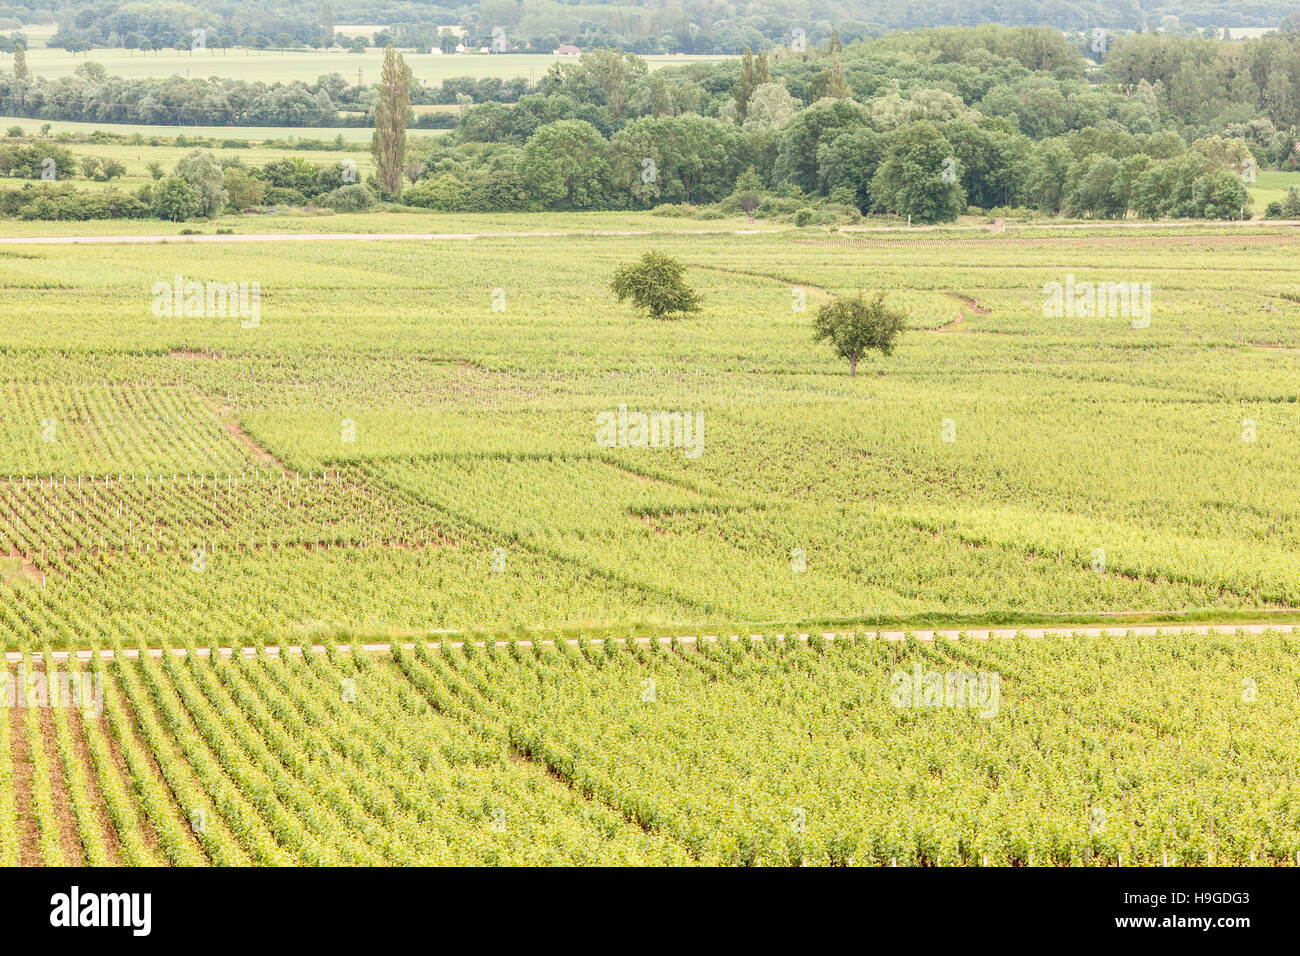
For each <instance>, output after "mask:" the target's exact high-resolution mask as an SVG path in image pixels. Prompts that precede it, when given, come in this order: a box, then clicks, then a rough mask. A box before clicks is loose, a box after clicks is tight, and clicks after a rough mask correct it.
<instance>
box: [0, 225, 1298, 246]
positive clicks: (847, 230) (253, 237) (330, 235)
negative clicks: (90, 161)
mask: <svg viewBox="0 0 1300 956" xmlns="http://www.w3.org/2000/svg"><path fill="white" fill-rule="evenodd" d="M1277 226H1300V219H1277V220H1254V219H1247V220H1244V221H1241V220H1226V221H1206V222H1081V223H1080V222H1060V223H1030V224H1023V225H1008V226H1007V231H1006V232H1005V233H1002V234H1000V241H1003V242H1005V241H1007V240H1014V238H1015V237H1014V235H1013V233H1015V232H1017V231H1021V230H1026V229H1030V230H1045V229H1046V230H1077V229H1099V228H1101V229H1170V228H1188V227H1215V228H1238V229H1249V228H1254V227H1259V228H1266V227H1267V228H1272V227H1277ZM664 231H666V230H657V229H626V230H611V231H607V232H602V231H591V232H587V231H582V230H567V231H559V232H392V233H382V232H316V233H311V232H269V233H247V234H242V235H220V236H218V235H210V236H209V235H193V236H180V235H170V236H163V235H152V236H131V235H116V236H0V245H5V246H14V245H19V246H21V245H35V246H40V245H149V244H156V243H169V242H193V243H205V242H398V241H418V242H430V241H449V242H451V241H457V240H466V239H529V238H542V239H545V238H562V237H566V236H576V237H602V236H607V237H611V238H615V237H620V236H655V235H661V234H662V233H663V232H664ZM784 231H787V230H785V229H782V228H763V229H698V230H689V231H685V232H675V233H674V235H681V236H688V237H689V236H716V235H734V236H754V235H771V234H775V233H778V232H784ZM939 231H960V232H987V231H988V226H987V225H983V224H975V225H935V226H845V227H843V228H842V229H841V230H840V231H839V233H838V235H839V237H840V241H845V240H846V238H847V237H851V236H854V235H860V234H862V233H882V232H894V233H898V232H912V233H916V232H939ZM835 235H836V234H831V237H829V241H834V238H833V237H834V236H835ZM1165 238H1170V239H1179V238H1184V237H1182V236H1169V237H1165ZM1222 238H1224V239H1226V240H1228V241H1237V240H1236V239H1235V237H1228V236H1225V237H1222ZM1264 238H1271V236H1269V237H1264ZM823 241H827V240H823ZM931 241H934V240H931ZM992 241H995V242H996V241H999V240H992Z"/></svg>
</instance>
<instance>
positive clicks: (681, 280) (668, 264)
mask: <svg viewBox="0 0 1300 956" xmlns="http://www.w3.org/2000/svg"><path fill="white" fill-rule="evenodd" d="M685 273H686V267H685V266H683V265H682V264H681V263H680V262H678V261H677V260H676V259H674V258H672V257H671V256H668V255H665V254H664V253H662V252H659V251H657V250H654V249H652V250H650V251H649V252H647V253H646V254H645V255H643V256H642V257H641V258H640V259H639V260H638V261H636V262H633V263H630V264H628V265H626V266H623V267H622V268H621V269H619V270H618V271H617V272H615V273H614V279H613V281H612V282H611V283H610V286H609V287H610V289H611V290H613V292H614V295H615V296H616V297H617V298H618V301H619V302H623V301H624V300H626V299H631V300H632V304H633V305H635V306H636V307H637V308H638V309H641V310H642V311H644V312H646V313H647V314H649V315H650V317H651V318H655V319H662V318H666V317H667V316H670V315H684V314H686V313H688V312H698V311H700V303H701V299H700V296H699V294H698V293H697V292H696V291H695V290H694V289H692V288H690V286H688V285H687V284H686V279H685Z"/></svg>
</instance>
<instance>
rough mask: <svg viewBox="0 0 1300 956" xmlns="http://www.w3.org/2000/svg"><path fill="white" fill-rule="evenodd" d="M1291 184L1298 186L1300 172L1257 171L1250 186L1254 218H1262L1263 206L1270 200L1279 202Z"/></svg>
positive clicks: (1299, 183)
mask: <svg viewBox="0 0 1300 956" xmlns="http://www.w3.org/2000/svg"><path fill="white" fill-rule="evenodd" d="M1292 186H1300V172H1277V171H1272V170H1269V171H1264V172H1261V173H1259V174H1258V176H1257V177H1256V180H1255V184H1254V185H1253V186H1251V187H1250V199H1251V202H1252V203H1253V205H1254V210H1255V218H1256V219H1260V218H1263V215H1264V207H1265V206H1267V205H1268V204H1269V203H1271V202H1281V201H1282V197H1283V196H1285V195H1286V191H1287V190H1288V189H1290V188H1291V187H1292Z"/></svg>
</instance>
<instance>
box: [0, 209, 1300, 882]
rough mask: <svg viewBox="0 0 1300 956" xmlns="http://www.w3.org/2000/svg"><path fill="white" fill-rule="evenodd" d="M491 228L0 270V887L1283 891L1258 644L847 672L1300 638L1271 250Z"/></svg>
mask: <svg viewBox="0 0 1300 956" xmlns="http://www.w3.org/2000/svg"><path fill="white" fill-rule="evenodd" d="M648 218H649V217H646V219H648ZM413 219H414V217H413ZM420 223H421V225H420V228H427V223H425V222H424V221H423V220H421V221H420ZM528 223H529V220H527V219H526V218H523V217H520V218H519V220H518V221H517V222H516V223H515V228H514V229H513V230H508V231H514V232H517V233H519V234H518V235H510V236H507V235H497V236H488V237H483V238H478V239H473V240H469V239H465V240H459V241H455V242H439V241H429V242H420V241H412V240H404V241H398V240H391V241H365V242H346V241H331V242H310V241H301V242H259V243H240V242H232V243H228V244H215V243H214V244H209V245H192V244H183V243H163V244H155V245H108V244H105V245H56V244H49V245H37V244H27V245H18V244H14V245H4V246H0V287H3V289H4V291H5V293H6V300H7V302H8V303H9V308H8V309H6V310H5V311H4V312H3V314H0V644H3V646H4V649H5V650H7V651H8V652H9V661H8V665H7V675H8V676H7V678H6V682H5V684H6V686H5V688H4V689H5V690H8V691H9V694H8V695H6V694H4V693H0V699H5V697H6V696H9V697H10V698H11V703H10V706H9V708H8V709H7V711H6V712H5V714H4V717H5V719H3V720H0V862H4V863H23V864H39V863H45V864H59V863H87V864H94V865H98V864H105V863H107V864H128V865H136V864H152V863H164V864H176V865H202V864H218V865H225V864H235V865H242V864H250V863H251V864H272V865H275V864H293V863H301V864H309V865H316V864H325V865H329V864H340V865H356V864H378V863H401V864H419V863H520V864H537V863H629V864H632V863H648V864H690V863H704V864H718V863H721V864H752V863H770V864H788V863H801V862H806V863H810V864H818V865H821V864H847V863H853V864H860V865H890V864H895V863H896V864H897V865H900V866H903V865H980V864H985V863H987V865H1065V864H1099V865H1128V864H1130V863H1133V864H1137V863H1156V864H1160V863H1166V862H1167V863H1168V864H1169V865H1201V864H1205V863H1209V862H1222V863H1240V864H1248V863H1251V862H1256V863H1288V864H1294V863H1296V862H1297V859H1298V857H1297V854H1298V853H1300V789H1297V787H1296V784H1295V782H1294V781H1293V780H1292V778H1291V776H1289V775H1288V774H1289V772H1288V771H1287V769H1286V768H1289V767H1292V766H1294V765H1295V763H1296V756H1297V753H1296V749H1297V746H1298V744H1297V741H1300V733H1297V731H1298V730H1300V727H1297V723H1296V722H1297V716H1296V715H1297V713H1300V711H1297V708H1296V706H1295V705H1296V702H1297V700H1298V699H1300V664H1298V661H1297V653H1298V647H1297V638H1296V636H1295V635H1294V634H1293V633H1291V632H1289V631H1288V632H1286V633H1281V632H1277V631H1270V632H1266V633H1263V634H1249V635H1248V634H1244V633H1241V634H1230V633H1219V634H1201V635H1194V634H1182V633H1176V632H1173V631H1171V632H1169V633H1168V634H1167V635H1165V636H1160V637H1149V636H1143V637H1140V638H1139V637H1127V638H1125V637H1118V636H1117V637H1112V638H1083V637H1078V636H1075V637H1071V636H1069V635H1068V634H1066V633H1062V634H1058V635H1055V636H1052V637H1048V638H1033V639H1030V638H1024V637H1022V638H1017V639H998V640H993V639H988V640H975V639H969V638H963V639H959V640H952V639H946V638H942V637H941V638H937V639H936V640H934V641H933V642H931V641H918V640H916V639H915V638H914V637H908V638H907V639H905V640H900V641H894V640H885V639H883V638H872V637H868V636H866V635H867V633H868V632H871V631H874V630H876V629H879V628H881V627H886V626H888V627H896V628H898V629H900V630H903V631H910V630H915V629H917V628H920V627H926V626H933V625H935V624H936V623H938V624H940V625H942V626H955V627H961V626H967V625H969V626H972V627H973V626H980V625H989V624H1001V623H1009V624H1026V625H1028V624H1049V625H1051V624H1054V623H1055V624H1058V625H1059V624H1063V623H1066V622H1068V623H1085V622H1103V621H1115V620H1120V621H1123V620H1124V619H1125V618H1126V617H1127V618H1129V619H1163V620H1167V621H1173V620H1177V621H1187V622H1194V621H1227V622H1253V621H1261V620H1263V621H1282V620H1291V619H1293V618H1297V617H1300V612H1297V610H1296V609H1297V606H1298V605H1300V284H1297V282H1296V278H1295V275H1296V274H1295V270H1294V262H1295V256H1296V252H1297V249H1298V248H1300V247H1298V246H1297V242H1298V241H1300V240H1298V239H1297V236H1296V235H1295V233H1294V232H1293V231H1287V230H1285V229H1282V228H1270V227H1250V228H1249V229H1248V230H1246V229H1243V228H1241V227H1236V228H1218V229H1211V228H1183V227H1176V226H1170V227H1168V228H1163V227H1162V228H1159V229H1153V230H1148V231H1143V232H1141V233H1139V232H1138V231H1135V230H1125V229H1122V228H1106V227H1097V228H1095V229H1091V230H1089V231H1087V232H1077V231H1076V232H1068V233H1067V232H1060V231H1058V232H1049V231H1047V230H1042V231H1038V232H1035V231H1032V230H1025V231H1023V232H1022V233H1017V234H1016V235H1015V236H1014V237H1012V236H1005V235H998V236H994V235H990V234H986V233H981V232H970V231H967V232H958V231H951V232H942V231H936V232H931V233H913V234H906V233H902V232H898V233H874V234H866V233H862V234H859V235H857V236H850V237H846V236H845V235H844V234H839V235H832V234H830V233H826V232H822V231H817V230H803V231H799V232H794V233H786V234H781V235H771V234H753V235H744V236H738V235H735V234H728V233H722V232H714V233H709V232H705V231H702V230H701V228H700V225H701V224H700V223H693V224H692V223H683V224H682V230H683V231H671V230H672V229H673V226H672V223H671V222H670V221H668V220H657V221H655V223H654V226H655V228H656V229H658V230H662V231H661V232H660V234H656V235H639V234H638V235H632V234H629V235H620V236H617V237H612V236H591V235H584V234H581V233H577V232H575V233H574V234H571V235H569V234H565V235H540V234H537V235H528V234H526V233H527V231H528V228H529V227H528ZM440 225H442V226H443V227H447V223H445V222H444V223H440ZM412 228H416V227H415V226H413V227H412ZM458 231H461V232H463V231H465V228H464V227H461V228H460V229H459V230H458ZM651 248H661V249H666V250H668V251H670V252H671V253H672V254H673V255H675V256H677V257H679V258H680V259H681V260H682V261H683V262H684V263H685V264H686V266H687V270H686V271H687V278H688V281H689V282H690V283H691V285H692V286H693V287H694V288H696V289H697V290H698V291H699V292H700V294H701V295H702V297H703V303H704V304H703V309H702V311H701V312H700V313H699V314H698V315H695V316H693V317H690V318H687V319H682V320H680V321H673V322H659V321H655V320H652V319H647V318H643V317H638V316H637V315H635V314H634V313H633V312H632V310H631V309H630V308H625V307H623V306H620V305H619V304H618V303H616V302H615V301H614V300H613V297H612V296H611V295H610V293H609V290H608V282H609V277H610V275H611V274H612V273H613V271H614V270H615V269H616V268H618V267H619V266H620V265H622V264H624V263H626V262H628V261H630V260H631V259H633V258H635V257H637V256H639V255H640V254H641V253H643V252H645V251H647V250H649V249H651ZM1076 279H1077V280H1079V281H1091V282H1098V283H1110V282H1114V283H1119V282H1124V283H1147V284H1149V286H1150V289H1151V298H1150V302H1151V310H1150V321H1149V323H1145V324H1144V323H1143V322H1139V321H1132V317H1130V316H1127V315H1105V314H1103V315H1084V316H1075V315H1074V314H1069V315H1062V316H1056V315H1053V314H1051V312H1050V310H1048V309H1046V308H1045V306H1044V301H1045V293H1044V289H1045V287H1047V286H1049V285H1050V284H1051V283H1062V284H1063V283H1066V282H1067V281H1068V282H1070V283H1071V284H1072V283H1073V282H1074V281H1075V280H1076ZM184 283H199V284H200V285H205V284H222V285H223V286H228V285H231V284H235V283H245V284H248V286H250V287H255V288H256V290H257V292H256V294H257V296H258V299H257V306H258V308H257V317H256V318H255V319H249V317H248V315H247V314H245V315H240V314H236V312H234V311H226V310H222V311H221V313H220V314H214V313H213V312H212V311H211V310H210V309H207V308H205V307H204V303H203V301H202V296H200V297H199V299H198V300H197V303H196V304H197V307H196V308H187V307H185V305H184V303H179V302H178V304H177V307H176V308H175V309H170V310H169V309H159V308H158V303H157V292H156V289H157V288H158V287H159V286H160V284H161V286H163V287H169V288H170V287H172V286H173V284H177V285H178V286H179V285H183V284H184ZM859 289H864V290H872V289H885V290H888V291H889V293H890V297H891V301H893V302H894V303H895V304H897V305H899V306H900V307H902V308H904V309H905V310H906V311H907V313H908V316H909V319H908V327H907V329H906V331H905V333H904V335H903V336H902V338H901V340H900V344H899V347H898V349H897V351H896V352H895V353H894V354H893V355H892V356H891V357H889V358H875V359H868V360H865V361H864V362H863V364H862V366H861V367H860V368H859V370H858V374H857V376H856V377H854V378H850V377H849V374H848V368H847V365H846V364H845V363H840V362H839V361H838V360H837V359H836V358H835V357H834V356H833V354H832V353H831V351H830V350H829V349H827V348H826V347H825V346H823V345H819V344H818V343H816V342H815V341H814V340H813V337H812V331H811V319H812V313H813V311H815V309H816V308H817V306H818V305H819V304H821V303H822V302H825V301H827V300H828V299H829V297H830V296H832V295H838V294H840V293H844V292H853V291H857V290H859ZM636 414H645V415H647V416H664V420H665V421H669V420H671V418H672V416H676V420H677V421H678V423H679V424H680V423H681V422H682V421H686V422H688V423H690V422H698V423H699V424H698V429H696V430H694V431H693V432H691V433H690V434H689V435H688V438H687V439H686V440H685V441H676V440H673V441H669V440H665V441H664V442H662V443H659V444H658V445H653V444H652V445H648V446H644V447H638V446H636V444H635V443H627V442H622V443H620V442H614V443H612V444H611V443H608V442H601V441H599V440H598V439H597V423H598V422H599V421H600V419H601V416H620V415H621V416H624V417H626V416H628V415H636ZM665 434H666V435H674V434H675V435H676V437H677V438H680V437H681V436H680V434H678V433H673V432H671V431H666V432H665ZM824 629H825V630H829V629H834V630H836V631H838V632H840V634H839V636H838V637H837V638H836V639H835V640H831V641H827V640H824V639H822V638H820V637H817V636H816V635H817V634H818V633H820V631H821V630H824ZM790 631H812V632H813V633H814V637H813V638H812V639H811V640H809V641H807V642H801V641H794V640H781V639H780V638H778V637H776V636H775V635H776V634H777V633H787V632H790ZM750 632H754V633H756V634H758V635H761V636H760V637H759V638H758V639H755V640H752V641H751V640H744V641H730V640H726V639H719V640H717V641H716V642H709V641H701V642H699V643H698V644H697V643H692V642H669V641H666V640H665V641H662V642H661V641H657V640H656V641H646V640H641V641H638V640H623V639H624V638H647V637H650V636H654V637H660V636H666V635H672V634H678V635H686V634H692V635H700V634H720V635H724V634H732V633H743V634H748V633H750ZM488 637H493V638H499V639H500V643H499V644H498V643H494V642H493V641H492V640H486V641H484V639H485V638H488ZM554 638H559V639H555V640H553V639H554ZM605 638H610V639H609V640H604V639H605ZM566 639H571V642H569V641H566ZM476 641H479V643H476ZM430 642H434V643H430ZM360 644H377V645H380V646H381V647H382V648H383V650H381V651H374V650H371V651H365V650H362V649H360V647H359V645H360ZM435 644H438V645H440V646H435ZM216 648H225V649H229V648H236V649H237V650H236V653H235V654H234V655H233V656H230V655H228V652H227V653H223V652H219V651H216V650H214V649H216ZM151 649H152V652H151ZM65 650H80V651H82V652H83V653H82V654H80V655H78V654H75V653H73V654H70V655H68V656H67V658H66V660H65V658H64V655H63V653H62V652H63V651H65ZM92 651H93V652H94V653H86V652H92ZM101 651H102V652H103V654H102V655H101V654H100V653H99V652H101ZM110 652H111V653H110ZM930 672H933V673H934V674H939V675H941V676H943V677H944V679H945V680H948V682H949V684H950V685H951V683H952V681H951V678H952V675H957V676H958V677H959V678H961V679H960V680H958V681H957V683H958V685H959V686H958V688H957V695H958V697H960V694H961V692H962V687H963V686H964V685H963V684H962V681H963V680H964V679H965V678H964V676H963V675H977V676H978V680H977V681H976V684H977V689H978V692H979V694H980V695H981V697H980V700H979V702H978V703H979V706H960V705H959V706H953V705H952V702H951V698H952V696H953V688H952V687H951V686H949V687H948V688H947V691H946V692H945V691H942V690H941V691H940V694H939V698H940V703H939V704H935V705H934V706H931V704H932V703H933V702H932V701H931V702H930V703H927V702H926V701H927V698H926V697H925V694H924V693H922V692H921V691H919V690H918V692H917V694H916V696H915V698H914V699H912V698H907V697H906V695H903V702H902V703H900V702H899V700H895V699H892V698H891V695H892V694H894V693H895V691H896V685H897V684H898V683H899V682H901V683H902V684H903V685H904V686H906V685H907V681H908V680H911V679H912V678H909V677H908V676H907V675H911V674H916V675H918V677H917V680H918V681H919V680H920V678H921V677H923V676H924V675H925V674H926V673H930ZM47 673H48V675H49V678H48V680H43V681H42V683H43V685H45V686H46V687H47V691H46V693H47V696H48V697H49V698H50V699H49V700H47V703H49V704H50V706H39V705H36V706H16V705H15V704H16V702H18V701H21V700H22V698H23V696H24V695H25V694H26V693H27V692H28V690H29V688H28V686H27V683H26V682H27V681H29V680H31V679H33V678H34V676H35V675H38V674H40V675H45V674H47ZM900 675H902V676H900ZM945 675H946V676H945ZM72 678H75V680H73V681H72V684H73V686H74V687H77V688H81V689H83V690H84V689H85V688H86V687H96V688H101V689H102V696H101V699H100V700H99V702H98V703H97V704H96V705H95V707H93V708H87V707H86V706H82V705H84V704H85V701H84V700H81V699H78V701H76V702H69V701H66V700H64V701H60V700H59V691H60V688H59V686H58V685H59V681H60V679H63V680H64V681H65V683H66V682H67V681H68V680H70V679H72ZM979 681H983V683H982V684H981V683H979ZM990 681H992V683H991V684H990ZM941 683H942V681H941ZM918 686H919V684H918ZM926 686H927V687H928V686H929V685H928V684H927V685H926ZM975 692H976V690H974V689H972V690H971V693H975ZM926 693H928V690H927V691H926ZM945 693H946V696H945ZM990 695H994V696H996V700H995V699H994V697H991V696H990ZM73 703H75V704H76V706H73V705H72V704H73ZM989 711H995V712H993V713H990V712H989Z"/></svg>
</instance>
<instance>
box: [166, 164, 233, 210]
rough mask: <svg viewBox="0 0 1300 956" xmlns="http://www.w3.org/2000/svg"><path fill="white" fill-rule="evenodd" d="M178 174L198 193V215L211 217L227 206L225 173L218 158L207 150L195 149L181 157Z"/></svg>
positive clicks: (177, 166)
mask: <svg viewBox="0 0 1300 956" xmlns="http://www.w3.org/2000/svg"><path fill="white" fill-rule="evenodd" d="M176 175H177V176H179V177H180V178H181V179H183V180H184V181H185V182H186V183H188V184H189V186H190V188H192V189H193V190H194V191H195V193H196V194H197V195H198V197H199V208H198V213H197V214H198V215H200V216H206V217H208V218H211V217H212V216H215V215H217V214H218V213H220V212H221V210H222V209H224V208H225V207H226V180H225V175H224V174H223V173H222V171H221V164H220V163H219V162H217V158H216V157H215V156H213V155H212V154H211V153H209V152H208V151H207V150H203V149H193V150H190V151H189V152H188V153H186V154H185V155H184V156H183V157H181V159H180V161H179V162H177V163H176ZM187 218H188V217H187Z"/></svg>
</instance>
